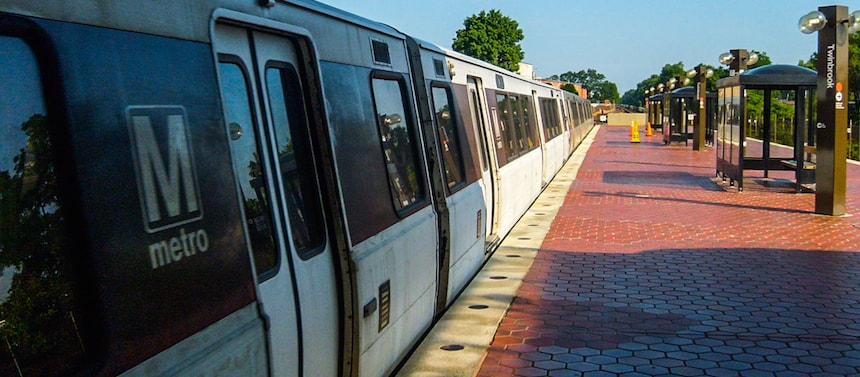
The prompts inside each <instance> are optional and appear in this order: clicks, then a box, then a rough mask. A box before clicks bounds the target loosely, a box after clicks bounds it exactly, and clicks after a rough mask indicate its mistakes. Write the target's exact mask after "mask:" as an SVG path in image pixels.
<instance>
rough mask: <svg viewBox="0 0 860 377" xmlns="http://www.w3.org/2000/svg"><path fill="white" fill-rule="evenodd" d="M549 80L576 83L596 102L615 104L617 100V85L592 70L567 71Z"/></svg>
mask: <svg viewBox="0 0 860 377" xmlns="http://www.w3.org/2000/svg"><path fill="white" fill-rule="evenodd" d="M549 78H550V80H556V81H562V82H567V83H576V84H580V85H582V86H583V87H584V88H585V89H586V90H588V95H589V96H590V97H591V98H592V100H594V101H596V102H603V101H604V100H609V101H610V102H614V103H617V102H618V100H619V95H618V85H616V84H615V83H614V82H611V81H608V80H606V76H605V75H603V74H602V73H600V72H597V71H596V70H594V69H588V70H583V71H579V72H571V71H567V72H565V73H562V74H560V75H552V76H550V77H549Z"/></svg>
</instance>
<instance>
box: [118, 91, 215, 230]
mask: <svg viewBox="0 0 860 377" xmlns="http://www.w3.org/2000/svg"><path fill="white" fill-rule="evenodd" d="M126 121H127V123H128V127H129V134H130V135H131V145H132V151H133V155H134V163H135V168H136V171H135V173H136V175H137V188H138V194H139V196H140V204H141V209H142V211H143V223H144V227H145V228H146V231H147V232H148V233H155V232H158V231H162V230H164V229H168V228H172V227H175V226H178V225H183V224H187V223H190V222H194V221H197V220H199V219H201V218H203V208H202V207H201V201H200V190H199V187H198V185H197V172H196V169H195V166H194V158H193V156H192V154H191V151H192V149H191V138H190V136H189V134H188V127H187V121H186V116H185V108H183V107H181V106H130V107H128V108H127V109H126Z"/></svg>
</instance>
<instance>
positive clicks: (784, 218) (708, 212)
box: [478, 127, 860, 377]
mask: <svg viewBox="0 0 860 377" xmlns="http://www.w3.org/2000/svg"><path fill="white" fill-rule="evenodd" d="M598 132H599V133H598V134H597V136H596V139H595V142H594V144H593V145H592V146H591V149H590V150H589V151H588V155H587V157H586V159H585V161H584V162H583V165H582V167H581V168H580V170H579V174H578V176H577V178H576V180H575V181H574V182H573V185H572V186H571V189H570V191H569V192H568V193H567V196H566V198H565V203H564V205H563V207H562V208H561V210H560V211H559V213H558V215H557V217H556V218H555V221H554V222H553V224H552V226H551V227H550V230H549V233H548V234H547V236H546V239H545V240H544V242H543V244H542V246H541V249H540V251H539V252H538V255H537V257H536V259H535V261H534V264H533V266H532V268H531V270H530V271H529V273H528V275H527V276H526V278H525V280H524V282H523V285H522V286H521V288H520V291H519V293H518V294H517V298H516V299H515V300H514V302H513V304H512V306H511V308H510V309H509V311H508V313H507V315H506V316H505V318H504V319H503V320H502V323H501V325H500V326H499V329H498V331H497V333H496V335H495V338H494V341H493V343H492V345H491V347H490V350H489V353H488V354H487V356H486V358H485V360H484V363H483V366H482V367H481V370H480V371H479V372H478V376H508V375H518V376H588V377H596V376H631V377H632V376H656V375H666V376H809V375H822V376H824V375H829V376H834V375H836V376H843V375H860V283H858V282H860V253H856V252H858V251H860V207H858V205H860V203H858V202H857V201H856V200H854V198H856V197H857V194H858V191H860V166H857V165H852V164H849V165H848V195H847V197H848V203H847V211H848V213H849V214H855V213H856V214H857V215H858V216H850V215H849V216H844V217H829V216H819V215H815V214H813V210H814V201H815V196H814V194H796V193H794V185H793V183H791V182H789V180H788V179H787V178H789V177H790V176H787V175H780V174H784V173H783V172H778V173H774V172H771V175H770V176H771V179H764V178H762V177H761V172H755V171H753V172H750V171H747V173H748V174H747V175H748V178H746V179H745V181H744V191H743V192H738V191H737V190H736V189H735V188H734V187H729V186H728V184H727V183H724V182H722V181H720V180H719V179H717V178H715V168H714V166H715V162H714V159H715V157H714V151H713V149H710V148H706V149H705V150H703V151H692V150H691V148H690V147H689V146H684V145H674V144H673V145H669V146H664V145H663V143H662V139H661V137H660V134H659V133H657V134H656V135H655V136H653V137H650V138H648V137H642V139H641V140H642V142H641V143H640V144H631V143H630V136H629V129H628V128H626V127H602V128H601V129H600V130H599V131H598Z"/></svg>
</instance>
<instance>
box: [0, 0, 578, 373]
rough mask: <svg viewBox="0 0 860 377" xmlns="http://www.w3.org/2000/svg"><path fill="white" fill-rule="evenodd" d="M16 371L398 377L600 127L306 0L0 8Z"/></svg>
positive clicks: (2, 258) (505, 79)
mask: <svg viewBox="0 0 860 377" xmlns="http://www.w3.org/2000/svg"><path fill="white" fill-rule="evenodd" d="M0 66H2V69H0V90H2V95H0V338H2V339H0V376H27V377H29V376H55V375H73V376H84V375H85V376H90V375H92V376H114V375H123V376H228V375H229V376H384V375H389V374H391V373H393V371H395V370H396V368H397V366H398V365H399V363H401V362H402V361H403V359H404V358H405V357H406V356H407V354H408V352H409V351H410V349H411V348H412V347H413V346H414V345H415V344H416V343H417V342H418V341H420V339H421V338H422V336H423V334H425V333H426V331H428V329H429V328H430V327H431V326H432V324H433V322H434V320H435V319H436V318H438V317H439V315H440V314H441V313H443V312H444V311H445V309H446V308H447V307H448V306H449V305H450V304H451V303H452V301H453V300H454V299H455V298H456V296H457V295H458V294H459V293H460V292H461V291H462V290H463V289H464V287H465V286H466V285H467V284H468V283H469V281H470V280H471V279H472V278H473V277H474V275H475V274H476V273H477V271H478V270H479V269H480V267H481V266H482V264H483V262H484V261H485V260H486V258H487V256H488V255H489V253H492V251H493V250H494V248H495V247H496V246H497V245H498V243H499V242H500V240H501V239H502V238H504V236H505V235H506V234H507V233H508V232H509V231H510V230H511V228H512V227H513V225H514V224H515V222H516V221H517V220H518V219H519V218H520V217H521V216H522V215H523V214H524V212H525V211H526V209H527V208H528V207H529V206H530V204H531V203H532V202H533V201H534V200H535V199H536V197H537V196H538V194H539V193H540V192H541V190H542V189H543V188H544V187H545V185H546V184H547V183H548V182H549V181H550V180H551V179H552V177H553V176H554V175H555V174H556V172H557V171H558V170H559V169H560V168H561V166H562V164H563V163H564V162H565V161H566V159H567V158H568V157H569V156H570V155H571V153H572V152H573V150H574V149H575V148H576V147H577V145H579V143H580V141H581V140H582V139H583V138H584V137H585V135H586V134H587V133H588V132H589V131H590V130H591V129H592V128H593V121H592V115H591V107H590V105H589V104H588V102H586V101H585V100H583V99H582V98H580V97H578V96H575V95H573V94H570V93H568V92H564V91H561V90H559V89H556V88H554V87H552V86H549V85H545V84H542V83H539V82H536V81H533V80H531V79H528V78H524V77H521V76H519V75H516V74H514V73H511V72H508V71H505V70H502V69H499V68H497V67H494V66H492V65H489V64H487V63H484V62H481V61H478V60H476V59H473V58H471V57H467V56H464V55H462V54H459V53H456V52H453V51H450V50H447V49H444V48H441V47H438V46H435V45H433V44H431V43H427V42H424V41H421V40H419V39H415V38H412V37H410V36H408V35H404V34H403V33H401V32H399V31H397V30H396V29H394V28H392V27H389V26H386V25H383V24H380V23H377V22H373V21H371V20H368V19H365V18H362V17H358V16H356V15H353V14H349V13H347V12H344V11H341V10H338V9H335V8H333V7H330V6H327V5H325V4H321V3H318V2H315V1H311V0H278V1H273V0H272V1H267V0H262V1H259V0H212V1H193V0H171V1H164V0H162V1H132V0H109V1H108V0H91V1H68V0H64V1H56V0H50V1H39V2H34V1H26V0H5V1H3V2H2V3H0Z"/></svg>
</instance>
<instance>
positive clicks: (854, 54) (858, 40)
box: [797, 33, 860, 159]
mask: <svg viewBox="0 0 860 377" xmlns="http://www.w3.org/2000/svg"><path fill="white" fill-rule="evenodd" d="M848 41H849V44H848V99H849V101H858V100H860V33H854V34H851V36H850V37H849V39H848ZM817 62H818V52H817V51H815V52H813V53H812V54H810V55H809V60H806V61H803V60H801V61H799V62H798V63H797V65H799V66H802V67H806V68H809V69H812V70H816V71H817V70H818V67H817V66H816V65H817ZM848 119H850V122H851V124H853V125H854V129H853V130H852V138H851V139H850V142H849V145H848V153H849V157H850V158H854V159H858V158H860V140H857V139H855V137H857V136H854V135H857V134H860V129H858V125H860V108H858V107H857V106H854V107H851V106H849V107H848Z"/></svg>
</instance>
